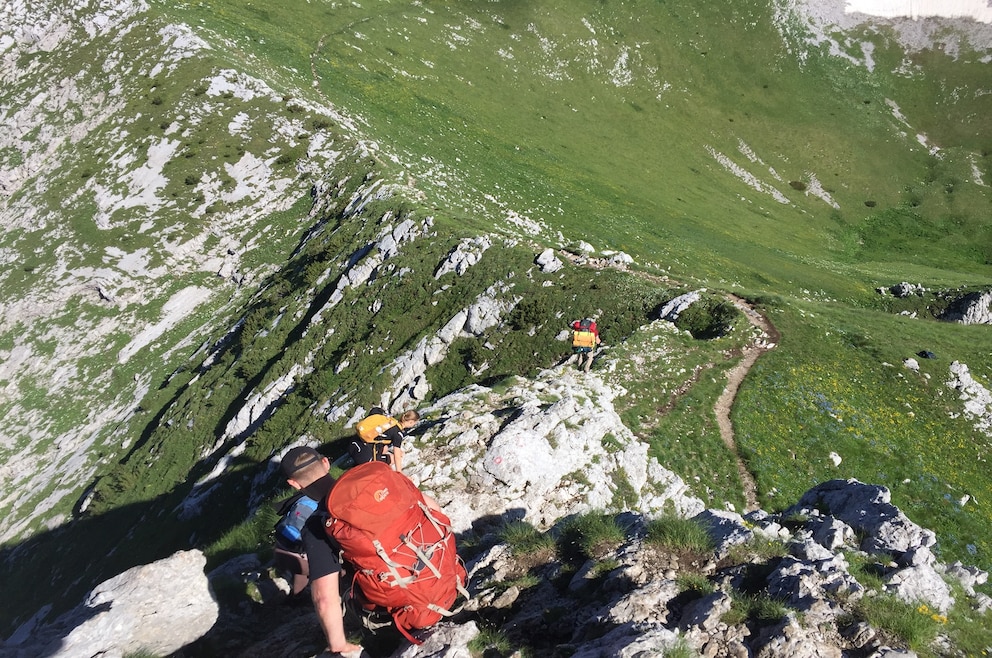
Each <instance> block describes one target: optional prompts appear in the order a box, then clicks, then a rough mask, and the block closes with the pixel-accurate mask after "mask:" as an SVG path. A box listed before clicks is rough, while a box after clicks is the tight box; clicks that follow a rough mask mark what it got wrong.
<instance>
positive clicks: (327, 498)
mask: <svg viewBox="0 0 992 658" xmlns="http://www.w3.org/2000/svg"><path fill="white" fill-rule="evenodd" d="M282 464H283V473H284V475H285V476H286V480H287V482H288V483H289V485H290V486H291V487H293V488H294V489H299V490H301V491H302V492H303V493H305V494H306V495H307V496H308V497H310V498H312V499H313V500H316V501H318V506H317V510H316V511H315V512H314V513H313V514H312V515H311V516H310V517H309V518H308V519H307V522H306V524H305V526H304V528H303V532H302V535H303V545H304V548H305V550H306V555H307V559H308V561H309V563H310V564H309V577H310V588H311V595H312V597H313V601H314V608H315V609H316V611H317V614H318V616H319V617H320V622H321V626H322V627H323V628H324V632H325V634H326V636H327V639H328V646H329V649H330V651H332V652H339V653H349V652H352V651H359V650H360V649H361V647H359V646H357V645H353V644H350V643H348V642H347V641H346V639H345V636H344V622H343V615H342V610H341V598H340V591H339V580H340V570H341V566H340V563H339V562H338V560H337V554H338V551H340V554H341V556H342V557H343V558H344V560H345V562H346V563H347V564H348V566H350V567H351V568H352V571H353V572H354V575H353V577H352V585H351V587H352V589H351V591H350V592H349V594H350V597H349V598H350V600H351V601H353V602H356V603H357V604H358V605H359V606H360V610H359V611H358V612H360V613H362V612H364V613H372V612H374V611H377V610H385V611H386V612H388V613H389V615H390V616H391V617H392V622H393V624H394V625H395V626H396V629H397V630H398V631H399V632H400V633H401V634H402V635H403V636H404V637H406V638H407V639H408V640H410V641H411V642H413V643H415V644H420V641H419V640H418V639H416V638H415V637H414V636H413V635H412V632H413V631H415V630H417V629H424V628H429V627H430V626H433V625H434V624H436V623H437V622H438V621H440V620H441V619H442V618H444V617H448V616H451V615H452V614H454V610H453V608H454V603H455V601H456V599H457V598H458V596H459V594H461V595H463V596H465V597H466V598H467V597H468V592H467V590H466V589H465V587H466V584H467V579H468V576H467V573H466V571H465V566H464V564H463V563H462V561H461V558H460V557H459V556H458V553H457V549H456V546H455V536H454V534H453V532H452V530H451V521H450V519H449V518H448V517H447V516H445V514H444V513H443V512H442V511H441V508H440V506H439V505H438V504H437V501H435V500H434V499H433V498H431V497H430V496H428V495H426V494H424V493H423V492H421V491H420V490H419V489H418V488H417V487H416V485H414V484H413V482H412V481H411V480H410V479H409V478H408V477H406V476H405V475H403V474H402V473H399V472H397V471H395V470H393V469H392V468H390V466H389V465H387V464H385V463H383V462H381V461H371V462H367V463H364V464H359V465H357V466H355V467H353V468H351V469H349V470H347V471H345V473H344V474H343V475H342V476H341V477H340V478H339V479H338V480H337V481H335V480H334V478H332V477H331V476H330V474H329V470H330V463H329V462H328V460H327V459H326V458H325V457H323V456H322V455H320V453H318V452H317V451H316V450H314V449H313V448H307V447H298V448H293V449H291V450H290V451H289V452H287V453H286V455H285V456H284V457H283V461H282Z"/></svg>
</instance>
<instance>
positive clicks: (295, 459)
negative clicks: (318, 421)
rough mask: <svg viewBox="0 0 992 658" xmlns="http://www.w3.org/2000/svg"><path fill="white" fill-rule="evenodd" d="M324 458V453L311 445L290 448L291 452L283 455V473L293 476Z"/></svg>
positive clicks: (288, 476)
mask: <svg viewBox="0 0 992 658" xmlns="http://www.w3.org/2000/svg"><path fill="white" fill-rule="evenodd" d="M323 458H324V455H322V454H320V453H319V452H317V451H316V450H314V449H313V448H311V447H309V446H297V447H296V448H290V450H289V452H287V453H286V454H285V455H283V456H282V462H281V466H282V474H283V475H285V476H286V477H287V478H292V477H293V476H294V475H296V474H297V473H299V472H300V471H302V470H303V469H304V468H306V467H307V466H310V465H311V464H315V463H317V462H319V461H320V460H321V459H323Z"/></svg>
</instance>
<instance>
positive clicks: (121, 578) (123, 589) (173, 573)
mask: <svg viewBox="0 0 992 658" xmlns="http://www.w3.org/2000/svg"><path fill="white" fill-rule="evenodd" d="M205 565H206V558H205V557H204V555H203V553H201V552H200V551H196V550H192V551H181V552H179V553H176V554H174V555H172V556H171V557H168V558H165V559H163V560H159V561H158V562H153V563H152V564H148V565H144V566H137V567H134V568H132V569H128V570H127V571H125V572H124V573H122V574H120V575H118V576H115V577H113V578H111V579H110V580H107V581H105V582H103V583H102V584H100V585H98V586H97V587H96V588H95V589H94V590H93V591H92V592H90V593H89V595H88V596H87V597H86V600H85V602H84V603H83V604H81V605H80V606H78V607H76V608H74V609H73V610H71V611H69V612H67V613H65V614H64V615H62V616H60V617H59V618H58V619H57V620H55V621H54V622H53V623H51V624H50V625H47V626H44V627H41V628H34V629H28V628H22V629H19V630H18V632H17V633H15V634H14V636H13V637H11V638H10V639H9V640H8V641H7V642H6V643H5V644H4V652H3V654H2V655H4V656H5V658H32V657H34V656H40V655H44V656H49V657H51V658H76V657H79V658H89V657H90V656H97V655H99V656H104V657H105V658H120V657H122V656H125V655H127V654H129V653H136V652H139V651H147V652H151V653H152V654H154V655H167V654H171V653H173V652H175V651H178V650H179V649H181V648H182V647H184V646H185V645H187V644H189V643H190V642H193V641H194V640H196V639H198V638H199V637H201V636H202V635H203V634H204V633H206V632H207V631H208V630H209V629H210V627H211V626H213V624H214V622H215V621H216V620H217V616H218V607H217V602H216V601H215V600H214V598H213V595H212V593H211V591H210V587H209V585H208V582H207V577H206V575H205V574H204V572H203V568H204V566H205Z"/></svg>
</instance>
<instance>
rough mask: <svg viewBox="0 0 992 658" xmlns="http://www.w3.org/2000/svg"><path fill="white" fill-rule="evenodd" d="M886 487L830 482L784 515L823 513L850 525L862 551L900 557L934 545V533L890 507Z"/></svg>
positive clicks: (823, 484)
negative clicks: (858, 534)
mask: <svg viewBox="0 0 992 658" xmlns="http://www.w3.org/2000/svg"><path fill="white" fill-rule="evenodd" d="M891 500H892V494H891V493H890V492H889V490H888V489H887V488H885V487H882V486H879V485H872V484H864V483H862V482H859V481H857V480H853V479H851V480H829V481H827V482H824V483H822V484H819V485H817V486H815V487H813V488H812V489H810V490H809V491H807V492H806V493H805V494H803V497H802V498H800V499H799V503H798V504H796V505H795V506H794V507H792V508H790V509H789V510H788V512H787V514H805V515H808V516H819V515H821V513H823V512H824V511H825V512H826V513H828V514H831V515H833V516H834V517H835V518H837V519H839V520H841V521H843V522H844V523H846V524H847V525H849V526H850V527H851V528H852V529H853V530H854V531H855V532H858V533H861V534H862V535H863V536H864V539H863V540H862V542H861V546H860V548H861V550H863V551H867V552H869V553H883V554H888V555H891V556H892V557H896V558H898V557H900V556H901V555H902V554H903V553H906V552H909V551H913V550H915V549H918V548H920V547H925V548H930V547H931V546H933V545H934V544H936V543H937V538H936V536H935V535H934V533H933V531H931V530H926V529H924V528H921V527H920V526H918V525H916V524H915V523H913V522H912V521H910V520H909V518H908V517H907V516H906V515H905V514H903V513H902V511H900V510H899V508H898V507H896V506H895V505H893V504H892V502H891Z"/></svg>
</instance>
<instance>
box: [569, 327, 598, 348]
mask: <svg viewBox="0 0 992 658" xmlns="http://www.w3.org/2000/svg"><path fill="white" fill-rule="evenodd" d="M595 346H596V334H594V333H593V332H591V331H573V332H572V347H590V348H591V347H595Z"/></svg>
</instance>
